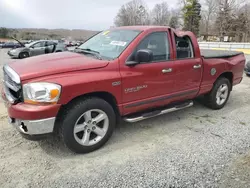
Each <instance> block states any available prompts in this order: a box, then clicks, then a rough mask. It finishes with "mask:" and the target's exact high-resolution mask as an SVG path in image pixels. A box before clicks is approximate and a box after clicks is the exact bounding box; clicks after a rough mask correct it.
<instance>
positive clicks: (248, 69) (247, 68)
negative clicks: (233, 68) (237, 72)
mask: <svg viewBox="0 0 250 188" xmlns="http://www.w3.org/2000/svg"><path fill="white" fill-rule="evenodd" d="M244 70H245V73H246V75H247V76H250V61H248V62H247V64H246V66H245V69H244Z"/></svg>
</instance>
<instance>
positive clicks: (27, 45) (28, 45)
mask: <svg viewBox="0 0 250 188" xmlns="http://www.w3.org/2000/svg"><path fill="white" fill-rule="evenodd" d="M36 43H37V41H34V42H31V43H29V44H25V46H26V47H30V46H32V45H33V44H36Z"/></svg>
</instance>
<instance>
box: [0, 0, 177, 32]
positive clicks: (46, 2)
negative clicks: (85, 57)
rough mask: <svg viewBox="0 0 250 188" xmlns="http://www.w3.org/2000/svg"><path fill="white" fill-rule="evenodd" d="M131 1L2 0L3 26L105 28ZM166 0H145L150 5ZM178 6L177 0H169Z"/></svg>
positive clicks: (1, 18)
mask: <svg viewBox="0 0 250 188" xmlns="http://www.w3.org/2000/svg"><path fill="white" fill-rule="evenodd" d="M129 1H130V0H0V27H11V28H27V27H28V28H52V29H54V28H67V29H90V30H102V29H105V28H109V27H110V26H112V25H113V22H114V17H115V16H116V14H117V12H118V10H119V8H120V7H121V5H123V4H124V3H127V2H129ZM162 1H163V0H145V2H146V3H147V5H148V8H150V9H152V7H153V6H154V5H155V4H156V3H160V2H162ZM165 1H167V2H168V4H169V6H171V7H174V6H175V2H176V0H165Z"/></svg>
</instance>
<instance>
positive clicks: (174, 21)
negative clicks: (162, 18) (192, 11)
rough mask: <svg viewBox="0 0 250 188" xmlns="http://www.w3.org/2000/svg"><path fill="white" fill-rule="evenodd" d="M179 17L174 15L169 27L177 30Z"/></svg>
mask: <svg viewBox="0 0 250 188" xmlns="http://www.w3.org/2000/svg"><path fill="white" fill-rule="evenodd" d="M178 19H179V18H178V17H177V16H175V15H173V16H172V17H171V19H170V22H169V26H170V27H172V28H174V29H176V28H177V27H178Z"/></svg>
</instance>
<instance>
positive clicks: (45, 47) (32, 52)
mask: <svg viewBox="0 0 250 188" xmlns="http://www.w3.org/2000/svg"><path fill="white" fill-rule="evenodd" d="M15 40H17V39H15ZM17 41H18V40H17ZM18 42H19V43H20V44H21V46H22V47H20V48H15V49H11V50H9V51H8V55H9V56H10V57H11V58H19V59H23V58H27V57H31V56H37V55H42V54H49V53H55V52H63V51H67V50H68V49H67V47H66V45H64V44H63V43H56V42H54V41H51V40H39V41H34V42H31V43H29V44H23V43H22V42H20V41H18Z"/></svg>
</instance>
